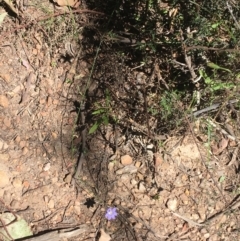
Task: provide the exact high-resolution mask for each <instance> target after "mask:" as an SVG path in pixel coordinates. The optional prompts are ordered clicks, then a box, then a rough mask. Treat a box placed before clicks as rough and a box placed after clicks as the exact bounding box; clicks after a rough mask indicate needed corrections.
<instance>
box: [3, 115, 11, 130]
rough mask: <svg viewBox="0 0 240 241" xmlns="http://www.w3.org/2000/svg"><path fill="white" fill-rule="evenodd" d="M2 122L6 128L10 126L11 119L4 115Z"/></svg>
mask: <svg viewBox="0 0 240 241" xmlns="http://www.w3.org/2000/svg"><path fill="white" fill-rule="evenodd" d="M3 124H4V125H5V126H6V127H8V128H9V127H11V120H10V119H9V118H7V117H5V118H4V120H3Z"/></svg>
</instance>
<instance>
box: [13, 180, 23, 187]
mask: <svg viewBox="0 0 240 241" xmlns="http://www.w3.org/2000/svg"><path fill="white" fill-rule="evenodd" d="M12 185H13V186H14V187H15V188H17V189H22V185H23V182H22V180H21V179H20V178H14V179H13V182H12Z"/></svg>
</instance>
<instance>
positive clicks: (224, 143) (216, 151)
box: [212, 138, 229, 155]
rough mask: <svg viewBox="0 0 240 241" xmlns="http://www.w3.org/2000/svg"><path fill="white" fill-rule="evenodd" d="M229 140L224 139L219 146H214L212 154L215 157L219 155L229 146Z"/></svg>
mask: <svg viewBox="0 0 240 241" xmlns="http://www.w3.org/2000/svg"><path fill="white" fill-rule="evenodd" d="M228 142H229V139H224V138H223V139H222V140H221V141H220V142H219V143H218V146H217V147H216V146H213V147H212V153H213V154H214V155H219V154H220V153H221V152H222V151H223V150H224V149H226V147H227V146H228Z"/></svg>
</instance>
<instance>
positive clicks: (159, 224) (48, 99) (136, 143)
mask: <svg viewBox="0 0 240 241" xmlns="http://www.w3.org/2000/svg"><path fill="white" fill-rule="evenodd" d="M33 2H34V1H33ZM37 4H38V2H37V1H36V3H35V4H34V5H33V6H28V7H26V8H25V10H24V15H25V16H28V17H30V16H34V18H33V19H37V18H38V16H42V14H45V13H44V11H43V10H44V8H40V7H37V8H36V5H37ZM43 4H46V5H44V6H45V7H47V8H49V9H53V4H52V3H49V2H48V1H45V2H42V3H41V6H43ZM33 13H34V15H33ZM81 19H82V20H81V21H87V19H88V17H87V15H86V16H85V15H84V16H82V17H81ZM32 21H33V22H32V24H33V25H34V28H33V27H31V28H30V27H29V28H28V27H26V26H25V27H24V24H25V25H27V22H25V23H22V24H20V27H19V26H18V27H19V30H16V29H17V28H18V27H17V25H15V24H14V22H13V18H10V17H9V18H7V19H6V20H5V22H4V26H3V27H2V29H1V31H2V33H1V38H0V125H1V126H0V197H1V204H0V207H1V212H7V211H8V212H14V213H16V214H18V215H20V216H22V217H23V218H24V219H25V220H26V221H27V222H28V223H29V225H30V226H31V229H32V230H33V233H34V235H36V234H39V233H41V232H42V231H46V232H47V233H48V232H49V233H50V232H51V231H52V230H62V229H67V228H78V229H79V230H81V232H79V233H77V232H75V233H71V234H70V235H69V236H68V237H67V238H66V237H65V238H60V236H56V237H55V238H52V239H51V240H79V241H83V240H101V241H104V240H109V239H108V237H109V236H108V235H107V234H109V235H110V236H111V240H149V241H150V240H151V241H153V240H196V241H198V240H199V241H200V240H209V241H210V240H211V241H217V240H226V241H227V240H229V241H232V240H239V238H240V234H239V228H240V227H239V223H240V220H239V217H240V216H239V206H240V199H239V161H238V159H237V158H236V156H238V153H239V151H238V148H239V147H238V143H237V141H233V140H227V139H226V138H225V137H224V136H223V135H222V134H221V133H219V132H216V133H217V135H218V140H219V141H218V143H216V142H211V143H207V135H206V134H202V132H201V130H199V129H198V128H197V123H195V122H193V123H191V125H189V127H188V128H187V129H188V132H186V133H185V134H182V135H176V136H174V135H172V136H169V135H168V136H167V138H163V140H162V142H161V143H162V147H159V146H156V142H153V141H152V140H150V139H149V138H147V137H146V135H145V134H146V133H143V132H144V131H143V129H142V130H139V131H138V132H137V133H136V132H132V134H129V133H127V132H126V131H125V129H124V128H123V126H122V125H119V126H118V127H117V129H115V128H114V126H112V125H109V126H102V127H101V128H100V129H99V130H98V131H97V132H96V134H93V135H87V148H88V152H87V153H86V158H85V159H84V163H83V166H82V170H81V172H80V175H79V176H78V178H76V180H74V181H73V175H74V170H75V167H76V165H77V162H78V159H79V156H80V155H81V153H80V146H81V143H82V138H81V131H79V130H78V128H79V129H81V125H80V124H79V122H78V114H79V112H78V107H77V104H78V103H79V102H80V100H81V94H80V92H81V88H83V87H84V84H85V82H84V79H86V78H88V76H89V75H90V71H91V67H92V64H93V59H92V58H91V57H89V58H87V56H88V53H87V52H86V53H85V52H81V53H80V54H81V57H79V56H78V57H76V55H75V57H73V58H70V61H68V60H66V59H64V58H63V56H64V54H63V53H62V50H61V49H64V48H65V47H64V43H66V41H65V42H64V41H63V42H61V43H59V47H56V46H57V44H56V43H57V41H56V42H54V46H55V48H53V47H52V46H51V45H50V43H49V41H47V40H46V36H45V34H46V33H44V30H42V28H41V26H40V24H39V23H38V22H34V20H32ZM15 30H16V31H15ZM58 31H63V29H61V26H59V29H58ZM62 33H63V32H61V34H62ZM56 38H57V37H56ZM79 39H80V41H81V36H80V37H79ZM77 47H78V48H79V45H78V46H77ZM53 51H55V52H53ZM64 51H65V50H64ZM83 57H86V59H84V58H83ZM72 60H73V61H72ZM75 60H77V62H76V61H75ZM75 64H76V65H75ZM71 71H72V72H71ZM69 73H70V74H72V75H70V77H69ZM137 74H138V71H137V70H136V71H135V72H134V73H132V74H131V78H133V79H134V78H136V75H137ZM73 75H74V76H76V75H78V76H79V75H81V77H80V78H79V79H78V80H75V81H73V79H71V77H73ZM66 76H68V77H66ZM96 88H100V87H99V86H97V87H95V88H94V89H96ZM112 88H113V89H114V88H115V90H116V89H118V85H116V86H112ZM79 89H80V90H79ZM100 91H101V90H100ZM119 91H120V90H119ZM94 94H96V95H98V93H96V92H94ZM116 94H118V93H117V92H116ZM123 94H126V95H127V93H122V92H121V91H120V95H121V97H122V96H123ZM124 111H125V110H123V112H124ZM87 120H88V119H87ZM129 123H131V122H129ZM189 124H190V123H189ZM127 125H130V124H127ZM135 127H136V125H135ZM191 130H193V131H191ZM163 134H164V133H163ZM206 143H207V144H208V146H207V145H206ZM234 153H235V154H234ZM234 155H235V156H234ZM234 158H235V159H234ZM110 206H115V207H117V210H118V213H119V215H118V217H117V219H116V220H114V221H107V220H106V219H105V217H104V215H105V212H106V209H107V208H108V207H110ZM81 225H82V226H81ZM101 229H103V230H105V232H106V233H107V234H106V236H104V232H102V234H101V235H100V234H99V233H100V230H101ZM99 237H100V239H99ZM34 240H37V239H36V238H35V239H34ZM46 240H47V239H46Z"/></svg>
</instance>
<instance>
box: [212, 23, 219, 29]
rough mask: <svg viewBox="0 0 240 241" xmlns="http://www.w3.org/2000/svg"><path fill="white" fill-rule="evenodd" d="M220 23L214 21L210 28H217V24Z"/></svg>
mask: <svg viewBox="0 0 240 241" xmlns="http://www.w3.org/2000/svg"><path fill="white" fill-rule="evenodd" d="M219 25H220V23H214V24H212V26H211V27H212V28H217V27H218V26H219Z"/></svg>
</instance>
